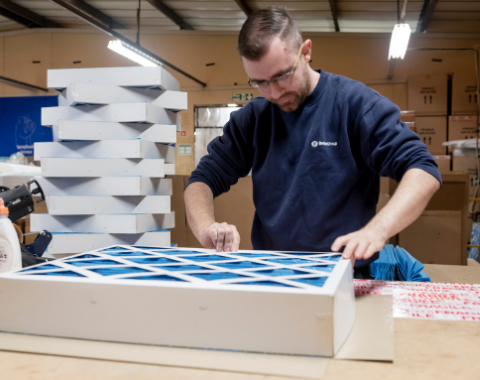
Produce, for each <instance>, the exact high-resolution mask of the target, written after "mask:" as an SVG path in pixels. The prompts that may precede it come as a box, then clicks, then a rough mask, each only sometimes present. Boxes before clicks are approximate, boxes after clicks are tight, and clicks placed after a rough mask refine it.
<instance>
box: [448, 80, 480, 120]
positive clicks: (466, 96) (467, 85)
mask: <svg viewBox="0 0 480 380" xmlns="http://www.w3.org/2000/svg"><path fill="white" fill-rule="evenodd" d="M476 92H477V80H476V78H475V74H474V73H472V74H454V75H453V80H452V114H453V115H476V114H477V95H476Z"/></svg>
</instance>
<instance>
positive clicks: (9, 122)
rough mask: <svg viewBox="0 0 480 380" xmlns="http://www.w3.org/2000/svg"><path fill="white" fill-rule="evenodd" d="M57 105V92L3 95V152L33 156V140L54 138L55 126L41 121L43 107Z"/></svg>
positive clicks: (0, 125) (0, 114)
mask: <svg viewBox="0 0 480 380" xmlns="http://www.w3.org/2000/svg"><path fill="white" fill-rule="evenodd" d="M54 106H58V97H57V96H27V97H11V98H0V133H1V138H0V156H10V155H11V154H13V153H17V152H22V153H23V154H24V155H26V156H32V155H33V143H35V142H44V141H53V136H52V128H50V127H43V126H42V125H41V109H42V107H54Z"/></svg>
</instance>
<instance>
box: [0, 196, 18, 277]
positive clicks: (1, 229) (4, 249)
mask: <svg viewBox="0 0 480 380" xmlns="http://www.w3.org/2000/svg"><path fill="white" fill-rule="evenodd" d="M17 269H22V253H21V250H20V242H19V241H18V235H17V233H16V231H15V228H14V227H13V224H12V222H11V220H10V219H8V207H5V203H4V202H3V199H1V198H0V273H3V272H10V271H14V270H17Z"/></svg>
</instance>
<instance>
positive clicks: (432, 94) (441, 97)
mask: <svg viewBox="0 0 480 380" xmlns="http://www.w3.org/2000/svg"><path fill="white" fill-rule="evenodd" d="M407 86H408V109H409V110H414V111H415V115H416V116H418V115H429V116H431V115H446V114H447V99H448V80H447V75H418V76H410V77H408V84H407Z"/></svg>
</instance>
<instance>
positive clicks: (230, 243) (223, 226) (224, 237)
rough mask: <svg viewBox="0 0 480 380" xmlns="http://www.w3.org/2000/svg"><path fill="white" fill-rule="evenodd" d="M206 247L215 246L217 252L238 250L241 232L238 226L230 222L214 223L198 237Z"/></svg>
mask: <svg viewBox="0 0 480 380" xmlns="http://www.w3.org/2000/svg"><path fill="white" fill-rule="evenodd" d="M198 240H199V241H200V244H201V245H202V246H203V247H204V248H215V249H216V250H217V252H222V251H223V252H237V251H238V247H239V246H240V234H239V233H238V231H237V227H235V226H234V225H233V224H228V223H213V224H211V225H210V226H208V227H207V228H205V229H204V230H203V231H202V232H201V233H200V237H199V239H198Z"/></svg>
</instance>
